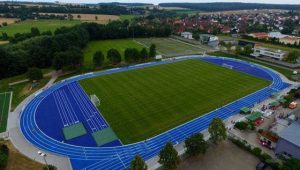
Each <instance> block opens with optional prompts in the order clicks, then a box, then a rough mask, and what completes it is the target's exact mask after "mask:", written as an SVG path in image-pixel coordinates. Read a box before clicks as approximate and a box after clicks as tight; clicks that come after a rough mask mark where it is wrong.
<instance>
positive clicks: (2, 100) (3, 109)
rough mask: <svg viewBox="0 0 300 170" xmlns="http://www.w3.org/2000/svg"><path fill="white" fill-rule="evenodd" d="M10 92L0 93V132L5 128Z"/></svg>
mask: <svg viewBox="0 0 300 170" xmlns="http://www.w3.org/2000/svg"><path fill="white" fill-rule="evenodd" d="M10 97H11V93H10V92H6V93H0V132H4V131H5V130H6V124H7V116H8V112H9V104H10Z"/></svg>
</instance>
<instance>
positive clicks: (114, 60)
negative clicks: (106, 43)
mask: <svg viewBox="0 0 300 170" xmlns="http://www.w3.org/2000/svg"><path fill="white" fill-rule="evenodd" d="M107 58H108V60H109V61H110V63H111V64H114V65H116V64H119V63H120V62H121V54H120V53H119V51H118V50H116V49H110V50H108V51H107Z"/></svg>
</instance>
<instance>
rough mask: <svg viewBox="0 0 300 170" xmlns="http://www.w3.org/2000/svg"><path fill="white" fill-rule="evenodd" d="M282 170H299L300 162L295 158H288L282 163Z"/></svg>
mask: <svg viewBox="0 0 300 170" xmlns="http://www.w3.org/2000/svg"><path fill="white" fill-rule="evenodd" d="M282 169H284V170H299V169H300V160H299V159H295V158H290V159H287V160H285V161H283V164H282Z"/></svg>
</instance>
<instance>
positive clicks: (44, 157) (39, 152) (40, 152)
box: [38, 151, 50, 170]
mask: <svg viewBox="0 0 300 170" xmlns="http://www.w3.org/2000/svg"><path fill="white" fill-rule="evenodd" d="M38 154H39V155H40V156H41V157H43V159H44V161H45V164H46V167H47V169H48V170H50V168H49V166H48V163H47V160H46V156H47V155H46V154H45V153H43V152H42V151H38Z"/></svg>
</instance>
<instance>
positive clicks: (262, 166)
mask: <svg viewBox="0 0 300 170" xmlns="http://www.w3.org/2000/svg"><path fill="white" fill-rule="evenodd" d="M267 166H268V165H267V164H266V163H264V162H260V163H258V164H257V165H256V170H264V169H265V168H266V167H267Z"/></svg>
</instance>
